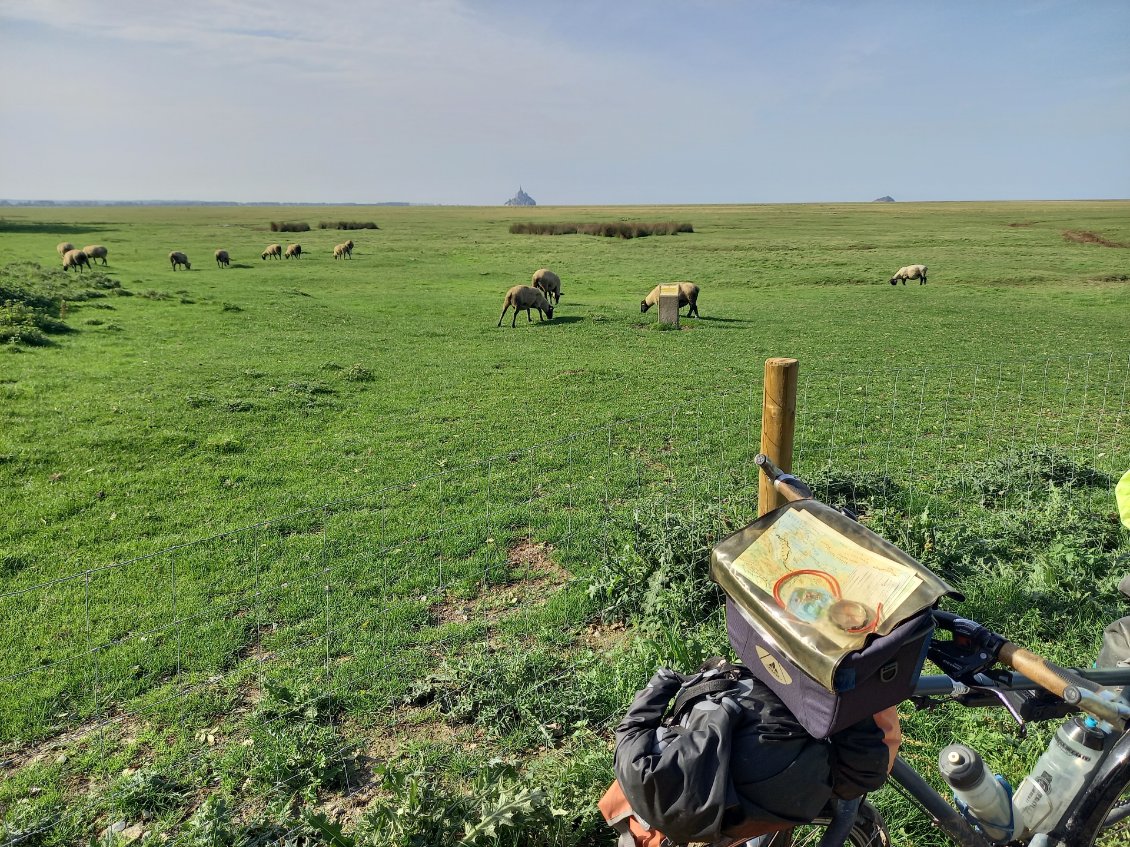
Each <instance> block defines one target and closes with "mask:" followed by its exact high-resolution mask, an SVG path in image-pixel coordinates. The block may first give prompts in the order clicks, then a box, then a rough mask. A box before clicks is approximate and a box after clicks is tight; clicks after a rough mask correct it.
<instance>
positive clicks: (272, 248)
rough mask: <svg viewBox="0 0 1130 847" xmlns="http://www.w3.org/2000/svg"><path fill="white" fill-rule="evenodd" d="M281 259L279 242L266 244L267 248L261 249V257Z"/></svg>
mask: <svg viewBox="0 0 1130 847" xmlns="http://www.w3.org/2000/svg"><path fill="white" fill-rule="evenodd" d="M268 257H270V258H272V259H281V258H282V245H281V244H268V245H267V249H266V250H264V251H263V256H262V258H263V259H266V258H268Z"/></svg>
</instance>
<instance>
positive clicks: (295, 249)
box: [283, 244, 302, 259]
mask: <svg viewBox="0 0 1130 847" xmlns="http://www.w3.org/2000/svg"><path fill="white" fill-rule="evenodd" d="M283 257H284V258H286V259H291V258H293V259H301V258H302V245H301V244H288V245H286V252H285V253H283Z"/></svg>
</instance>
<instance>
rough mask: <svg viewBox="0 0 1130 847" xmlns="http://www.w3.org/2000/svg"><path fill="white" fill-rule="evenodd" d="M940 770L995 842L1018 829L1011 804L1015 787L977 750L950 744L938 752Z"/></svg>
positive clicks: (963, 807)
mask: <svg viewBox="0 0 1130 847" xmlns="http://www.w3.org/2000/svg"><path fill="white" fill-rule="evenodd" d="M938 770H940V771H941V772H942V779H944V780H945V781H946V782H947V783H949V786H950V788H952V789H953V795H954V797H955V798H957V802H958V806H959V807H960V808H961V810H962V812H963V813H964V814H965V815H966V817H968V818H972V820H973V823H975V824H976V825H977V827H978V829H980V830H981V832H983V833H984V834H985V837H986V838H988V839H989V840H990V841H992V842H993V843H994V844H1003V843H1004V842H1005V841H1008V840H1009V839H1010V838H1012V834H1013V832H1014V831H1015V830H1016V829H1018V828H1019V827H1018V825H1017V822H1016V816H1015V814H1014V812H1013V808H1012V789H1011V787H1010V786H1009V784H1008V782H1007V781H1005V779H1004V777H1001V776H996V775H994V774H993V773H992V771H990V770H989V768H988V767H987V766H986V765H985V763H984V762H983V761H982V760H981V756H980V755H979V754H978V753H977V751H976V750H972V749H970V748H969V747H966V746H965V745H964V744H951V745H949V746H948V747H945V748H943V749H942V752H941V753H940V754H938Z"/></svg>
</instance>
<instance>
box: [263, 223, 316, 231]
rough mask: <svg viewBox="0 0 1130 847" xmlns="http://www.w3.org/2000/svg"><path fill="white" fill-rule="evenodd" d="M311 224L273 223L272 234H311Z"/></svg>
mask: <svg viewBox="0 0 1130 847" xmlns="http://www.w3.org/2000/svg"><path fill="white" fill-rule="evenodd" d="M309 231H310V224H308V223H302V222H297V223H296V222H293V221H271V232H309Z"/></svg>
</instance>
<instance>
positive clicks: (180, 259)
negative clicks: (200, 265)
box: [169, 250, 192, 271]
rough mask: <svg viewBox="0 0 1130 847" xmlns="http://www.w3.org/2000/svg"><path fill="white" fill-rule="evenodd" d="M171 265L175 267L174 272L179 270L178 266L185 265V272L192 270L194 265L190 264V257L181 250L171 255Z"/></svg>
mask: <svg viewBox="0 0 1130 847" xmlns="http://www.w3.org/2000/svg"><path fill="white" fill-rule="evenodd" d="M169 264H171V265H172V266H173V270H174V271H175V270H176V269H177V265H184V267H185V270H189V271H190V270H192V265H190V264H189V263H188V256H186V255H184V253H182V252H180V251H179V250H174V251H173V252H172V253H170V254H169Z"/></svg>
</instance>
